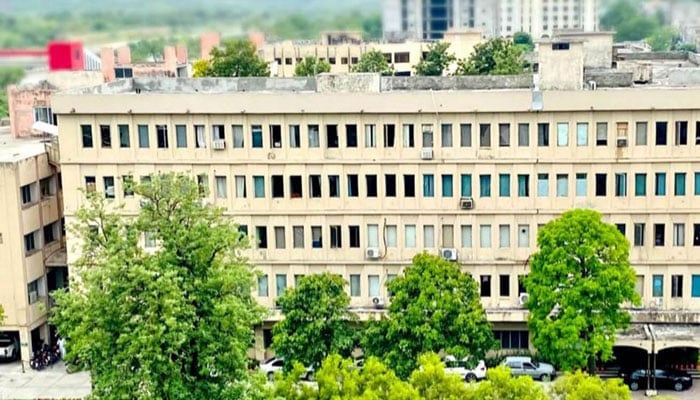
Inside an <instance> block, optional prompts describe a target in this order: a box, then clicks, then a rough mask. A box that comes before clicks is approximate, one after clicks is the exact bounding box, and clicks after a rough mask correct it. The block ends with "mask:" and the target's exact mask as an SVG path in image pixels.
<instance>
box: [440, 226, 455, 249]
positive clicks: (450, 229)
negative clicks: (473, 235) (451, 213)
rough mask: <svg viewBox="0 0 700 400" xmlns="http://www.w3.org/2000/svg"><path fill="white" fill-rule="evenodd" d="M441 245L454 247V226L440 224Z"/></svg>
mask: <svg viewBox="0 0 700 400" xmlns="http://www.w3.org/2000/svg"><path fill="white" fill-rule="evenodd" d="M441 244H442V247H454V245H455V233H454V226H452V225H442V243H441Z"/></svg>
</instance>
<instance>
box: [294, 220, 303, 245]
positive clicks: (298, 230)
mask: <svg viewBox="0 0 700 400" xmlns="http://www.w3.org/2000/svg"><path fill="white" fill-rule="evenodd" d="M292 246H293V247H294V248H295V249H303V248H304V227H303V226H299V225H295V226H293V227H292Z"/></svg>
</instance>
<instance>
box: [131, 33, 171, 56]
mask: <svg viewBox="0 0 700 400" xmlns="http://www.w3.org/2000/svg"><path fill="white" fill-rule="evenodd" d="M165 44H166V40H165V39H164V38H158V39H146V40H139V41H138V42H133V43H129V49H130V50H131V59H132V60H133V61H148V62H158V61H162V60H163V49H164V47H165Z"/></svg>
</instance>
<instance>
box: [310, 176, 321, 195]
mask: <svg viewBox="0 0 700 400" xmlns="http://www.w3.org/2000/svg"><path fill="white" fill-rule="evenodd" d="M309 197H311V198H319V197H321V175H309Z"/></svg>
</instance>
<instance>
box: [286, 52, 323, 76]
mask: <svg viewBox="0 0 700 400" xmlns="http://www.w3.org/2000/svg"><path fill="white" fill-rule="evenodd" d="M324 72H331V65H330V64H329V63H328V61H325V60H319V59H317V58H316V57H313V56H306V57H304V59H303V60H301V62H299V63H297V66H296V67H295V68H294V75H296V76H316V75H318V74H321V73H324Z"/></svg>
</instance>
